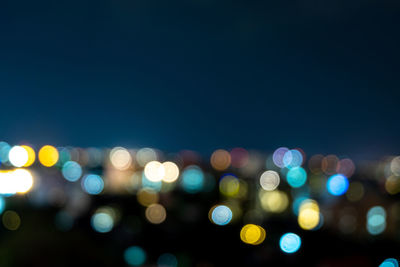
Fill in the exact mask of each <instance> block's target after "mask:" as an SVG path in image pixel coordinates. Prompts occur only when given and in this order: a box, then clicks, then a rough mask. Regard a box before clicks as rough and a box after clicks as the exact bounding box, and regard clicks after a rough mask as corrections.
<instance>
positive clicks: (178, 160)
mask: <svg viewBox="0 0 400 267" xmlns="http://www.w3.org/2000/svg"><path fill="white" fill-rule="evenodd" d="M37 159H38V163H37V164H35V161H36V154H35V150H34V149H33V148H32V147H31V146H28V145H16V146H10V145H8V144H7V143H5V142H0V163H1V164H2V165H4V166H5V168H4V169H1V170H0V194H1V195H2V196H6V197H7V196H12V195H14V194H25V193H28V192H29V191H30V190H31V189H32V188H33V185H34V184H35V174H36V172H32V171H31V170H30V169H29V168H35V167H38V166H43V167H45V168H43V169H47V170H49V169H48V168H51V167H52V168H54V169H55V170H56V172H57V174H58V173H59V174H60V175H61V176H62V177H63V178H64V179H65V180H64V182H65V183H67V184H68V183H70V184H71V185H73V184H77V185H78V187H80V190H81V191H82V192H84V193H85V196H88V195H89V196H95V195H101V194H113V193H118V194H119V193H121V191H123V192H128V193H132V194H135V195H136V199H137V201H138V203H139V204H140V205H141V206H143V210H144V212H143V216H144V218H145V219H146V220H147V222H149V223H151V224H154V225H158V224H162V223H164V222H165V221H166V220H167V218H169V217H168V216H167V215H168V214H167V212H168V208H169V206H168V205H166V204H165V203H163V201H162V198H161V197H160V196H162V194H167V193H169V192H171V191H172V190H182V191H183V192H185V193H187V194H190V195H192V194H198V193H203V192H204V193H206V192H210V191H212V190H213V188H217V190H218V193H219V196H220V199H219V201H218V202H217V203H219V204H218V205H214V206H212V207H211V208H210V209H209V213H208V216H209V220H210V221H211V223H213V224H215V225H217V226H226V225H228V224H232V223H233V222H235V223H236V222H238V221H239V222H240V221H241V220H242V217H244V216H242V215H243V214H250V212H246V211H244V210H243V205H242V203H243V201H245V200H249V199H250V200H253V198H254V200H255V202H254V203H257V204H256V207H257V208H256V209H255V210H253V211H255V212H256V213H257V214H260V215H257V216H259V217H260V218H261V220H263V218H266V217H268V215H271V214H275V215H276V214H288V213H290V211H291V212H292V214H293V215H294V216H295V218H297V223H298V227H299V228H300V229H302V230H306V231H308V230H318V229H319V228H321V227H323V224H324V220H325V221H326V220H327V219H326V218H328V219H329V217H324V215H325V214H324V203H334V199H335V198H344V199H347V200H348V201H349V203H357V202H358V201H360V200H361V199H362V198H363V197H364V194H365V188H364V185H363V183H362V182H360V181H357V180H352V179H351V177H352V176H353V174H354V173H355V164H354V163H353V161H352V160H351V159H349V158H339V157H337V156H336V155H327V156H323V155H314V156H312V157H310V158H309V159H308V160H306V155H305V153H304V152H303V150H301V149H299V148H295V149H289V148H286V147H280V148H278V149H276V150H275V151H274V152H273V154H271V155H270V156H269V157H267V159H266V160H265V162H263V160H262V159H261V157H259V156H257V154H252V153H249V152H248V151H247V150H245V149H243V148H234V149H232V150H231V151H227V150H224V149H218V150H216V151H214V152H213V153H212V155H211V157H210V167H211V169H212V170H213V171H209V169H207V168H204V166H203V165H202V164H201V161H199V160H197V158H196V154H193V153H192V154H190V153H187V154H185V155H183V156H178V157H170V158H167V159H168V160H165V159H166V158H165V157H164V156H163V155H161V154H160V152H159V151H157V150H154V149H151V148H143V149H139V150H131V149H126V148H123V147H115V148H113V149H111V150H100V149H95V148H90V149H87V150H84V149H80V148H65V147H62V148H56V147H54V146H51V145H46V146H43V147H41V148H40V149H39V150H38V153H37ZM39 163H40V164H39ZM305 163H307V164H305ZM383 164H384V167H383V168H382V169H383V170H384V171H383V172H384V179H383V180H384V188H385V190H386V192H387V193H389V194H392V195H395V194H397V193H399V192H400V157H391V158H388V159H386V161H385V162H384V163H383ZM99 169H100V170H101V171H99ZM216 176H217V177H216ZM254 177H257V179H256V181H257V182H256V183H254V182H252V180H253V179H254ZM77 181H79V183H76V182H77ZM326 193H328V194H326ZM77 194H78V195H79V194H80V193H77ZM54 195H55V196H56V197H55V198H56V200H55V201H62V194H60V196H58V195H57V192H56V193H54ZM79 197H80V198H79V199H81V200H82V201H83V200H84V199H86V198H85V197H84V196H83V195H79ZM332 198H333V200H332ZM60 199H61V200H60ZM1 201H2V202H1ZM329 201H330V202H329ZM4 203H5V201H4V199H3V198H0V213H2V212H4V206H5V205H4ZM76 206H79V204H76ZM75 216H76V215H73V214H71V213H68V212H65V211H62V212H60V213H59V214H57V218H56V223H57V225H59V226H60V228H62V229H65V230H68V229H70V228H71V227H73V221H74V217H75ZM119 216H120V215H119V214H118V211H117V210H116V209H115V208H113V207H110V206H103V207H100V208H98V209H97V210H96V211H95V212H93V213H92V216H91V220H90V224H91V226H92V228H93V230H94V231H96V232H98V233H101V234H105V233H108V232H111V231H113V229H114V228H115V226H116V225H117V224H118V221H119ZM249 216H250V215H249ZM352 216H353V215H351V214H350V215H349V214H347V215H345V216H342V217H341V218H340V219H339V220H338V227H339V228H340V229H341V231H342V232H346V231H347V232H350V231H354V227H355V226H354V225H355V223H354V220H355V219H354V216H353V217H352ZM386 216H387V214H386V211H385V208H384V207H383V206H374V207H372V208H371V209H370V210H369V211H368V213H367V220H366V228H365V229H366V231H367V232H368V233H369V234H371V235H379V234H381V233H383V232H384V231H385V230H386V228H387V227H386V226H387V221H386ZM324 218H325V219H324ZM2 220H3V225H4V227H5V228H7V229H9V230H17V229H18V228H19V225H20V224H21V218H20V217H19V215H18V214H17V213H16V212H14V211H6V212H4V213H3V215H2ZM243 221H245V220H243ZM353 226H354V227H353ZM294 230H295V229H294ZM364 231H365V230H364ZM239 236H240V239H241V241H242V242H244V243H246V244H249V245H260V244H262V243H263V242H264V240H265V238H266V231H265V229H264V228H263V227H262V226H261V225H258V224H245V225H244V226H243V227H242V228H241V230H240V234H239ZM301 244H302V241H301V237H300V236H299V235H298V234H295V233H291V232H289V233H286V234H284V235H282V236H281V238H280V240H279V247H280V249H281V250H282V251H283V252H284V253H289V254H290V253H295V252H296V251H298V250H299V249H300V247H301ZM124 258H125V261H126V262H127V264H128V265H131V266H139V265H142V264H143V263H144V262H145V261H146V258H147V256H146V252H145V251H144V250H143V249H142V248H141V247H139V246H133V247H129V248H127V250H126V251H125V254H124ZM391 263H392V262H390V261H389V263H387V264H391ZM158 264H159V265H160V266H163V264H164V265H165V264H171V266H175V265H176V264H177V260H176V257H175V256H174V255H173V254H169V253H166V254H163V255H161V256H160V258H159V260H158ZM382 264H384V263H382ZM384 266H386V265H384ZM387 266H389V265H387Z"/></svg>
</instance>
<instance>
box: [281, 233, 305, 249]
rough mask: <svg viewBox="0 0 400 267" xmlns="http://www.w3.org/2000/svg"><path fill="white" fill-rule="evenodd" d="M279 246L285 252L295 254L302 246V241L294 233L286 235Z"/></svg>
mask: <svg viewBox="0 0 400 267" xmlns="http://www.w3.org/2000/svg"><path fill="white" fill-rule="evenodd" d="M279 246H280V248H281V250H282V251H283V252H286V253H294V252H296V251H298V250H299V248H300V246H301V239H300V237H299V236H298V235H296V234H294V233H286V234H284V235H283V236H282V237H281V239H280V240H279Z"/></svg>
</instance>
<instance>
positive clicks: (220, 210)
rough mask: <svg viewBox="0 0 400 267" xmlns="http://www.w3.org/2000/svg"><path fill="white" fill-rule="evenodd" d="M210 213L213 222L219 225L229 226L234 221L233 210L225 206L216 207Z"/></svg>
mask: <svg viewBox="0 0 400 267" xmlns="http://www.w3.org/2000/svg"><path fill="white" fill-rule="evenodd" d="M210 211H211V221H212V222H213V223H215V224H217V225H227V224H228V223H229V222H230V221H231V220H232V210H231V209H230V208H229V207H227V206H225V205H219V206H215V207H213V208H212V209H211V210H210Z"/></svg>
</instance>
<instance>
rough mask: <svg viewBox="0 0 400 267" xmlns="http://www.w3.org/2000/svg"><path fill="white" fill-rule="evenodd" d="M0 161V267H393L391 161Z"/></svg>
mask: <svg viewBox="0 0 400 267" xmlns="http://www.w3.org/2000/svg"><path fill="white" fill-rule="evenodd" d="M0 161H1V166H0V168H1V170H0V193H1V198H0V212H1V220H2V227H1V228H2V229H1V232H2V241H3V242H2V245H0V251H2V253H3V254H2V257H1V265H2V266H33V265H41V266H67V265H70V264H74V263H75V264H78V263H79V264H80V263H89V262H91V263H96V264H98V265H100V266H116V265H129V266H227V265H235V264H238V265H240V266H264V264H268V263H269V264H272V265H295V264H305V263H306V262H307V263H308V264H309V265H310V266H378V265H379V264H381V263H382V265H380V266H385V267H390V266H398V263H397V260H396V259H394V257H396V256H397V255H398V254H396V253H397V251H398V248H399V244H400V232H399V224H400V202H399V200H398V198H397V196H398V195H397V194H398V193H399V192H400V156H387V157H384V158H382V160H380V161H369V162H357V163H356V162H353V160H352V159H350V158H348V157H342V156H340V155H333V154H330V155H322V154H316V155H307V154H306V152H304V151H303V150H302V149H301V148H286V147H279V148H277V149H276V150H275V151H273V152H271V153H261V152H259V151H248V150H246V149H244V148H233V149H230V150H225V149H217V150H215V151H214V152H213V153H212V154H211V155H210V157H208V158H204V157H201V156H200V154H198V153H196V152H195V151H189V150H184V151H180V152H178V153H165V152H162V151H160V150H157V149H153V148H141V149H129V148H124V147H114V148H110V149H105V148H93V147H92V148H79V147H68V146H67V147H54V146H51V145H45V146H43V147H39V148H38V147H35V146H34V145H31V144H18V145H14V144H13V145H11V144H8V143H7V142H5V141H2V142H0ZM42 235H43V236H42ZM52 246H53V247H52ZM41 249H45V250H49V254H48V255H47V254H46V255H47V256H46V258H43V254H42V256H40V257H39V256H38V255H35V253H39V252H38V251H39V250H41ZM74 250H76V251H74ZM4 251H7V253H5V252H4ZM385 260H386V261H385Z"/></svg>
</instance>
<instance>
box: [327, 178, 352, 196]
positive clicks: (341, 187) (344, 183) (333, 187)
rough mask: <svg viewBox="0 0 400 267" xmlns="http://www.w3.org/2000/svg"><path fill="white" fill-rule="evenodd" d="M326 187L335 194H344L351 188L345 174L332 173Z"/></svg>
mask: <svg viewBox="0 0 400 267" xmlns="http://www.w3.org/2000/svg"><path fill="white" fill-rule="evenodd" d="M326 188H327V189H328V192H329V193H331V194H332V195H334V196H340V195H343V194H344V193H346V191H347V189H348V188H349V180H348V179H347V177H346V176H344V175H343V174H335V175H332V176H331V177H329V179H328V182H327V183H326Z"/></svg>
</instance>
